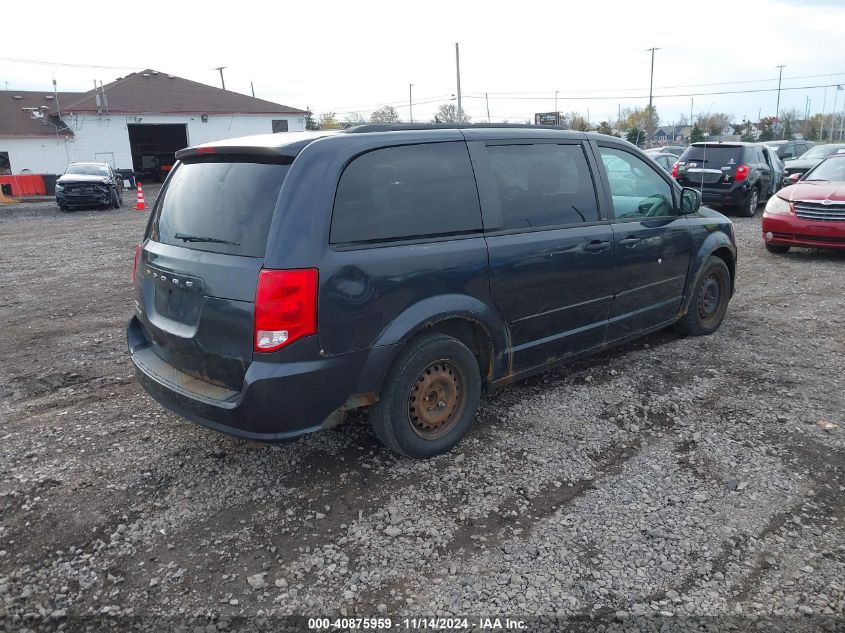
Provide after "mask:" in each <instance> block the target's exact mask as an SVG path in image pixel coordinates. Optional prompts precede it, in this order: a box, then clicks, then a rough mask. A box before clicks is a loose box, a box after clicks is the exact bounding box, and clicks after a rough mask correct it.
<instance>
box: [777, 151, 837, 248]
mask: <svg viewBox="0 0 845 633" xmlns="http://www.w3.org/2000/svg"><path fill="white" fill-rule="evenodd" d="M762 228H763V240H764V242H765V244H766V249H768V250H769V252H772V253H785V252H787V251H788V250H789V249H790V247H792V246H805V247H810V248H819V247H824V248H843V249H845V153H843V154H833V155H832V156H829V157H828V158H826V159H825V160H823V161H822V162H821V163H819V164H818V165H816V166H815V167H814V168H813V169H811V170H810V171H809V172H808V173H807V174H806V175H805V176H804V177H803V178H802V179H801V180H800V181H799V182H798V183H796V184H794V185H791V186H789V187H786V188H784V189H781V190H780V191H779V192H778V194H777V195H776V196H774V197H772V198H771V199H770V200H769V202H768V204H767V205H766V210H765V211H764V212H763V223H762Z"/></svg>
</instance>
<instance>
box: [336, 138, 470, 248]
mask: <svg viewBox="0 0 845 633" xmlns="http://www.w3.org/2000/svg"><path fill="white" fill-rule="evenodd" d="M480 229H481V209H480V207H479V204H478V193H477V191H476V188H475V177H474V176H473V172H472V165H471V164H470V162H469V153H468V152H467V148H466V145H465V144H464V143H463V142H447V143H430V144H425V145H403V146H399V147H386V148H383V149H377V150H374V151H371V152H368V153H366V154H362V155H361V156H359V157H358V158H356V159H354V160H353V161H352V162H351V163H350V164H349V166H348V167H347V168H346V169H345V170H344V172H343V174H342V175H341V177H340V182H339V183H338V185H337V195H336V196H335V203H334V212H333V214H332V228H331V241H332V243H334V244H338V243H348V242H374V241H383V240H391V239H403V238H416V237H426V236H434V235H454V234H459V233H466V232H472V231H478V230H480Z"/></svg>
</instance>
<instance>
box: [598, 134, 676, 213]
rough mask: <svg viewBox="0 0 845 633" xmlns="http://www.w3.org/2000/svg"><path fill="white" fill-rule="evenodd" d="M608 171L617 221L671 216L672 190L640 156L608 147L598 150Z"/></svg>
mask: <svg viewBox="0 0 845 633" xmlns="http://www.w3.org/2000/svg"><path fill="white" fill-rule="evenodd" d="M599 150H600V152H601V159H602V164H603V165H604V168H605V170H606V171H607V179H608V182H609V183H610V195H611V197H612V198H613V212H614V214H615V215H616V217H617V218H618V219H626V218H655V217H663V216H671V215H674V202H673V198H672V187H671V185H669V183H667V182H666V181H665V180H663V178H661V177H660V175H659V174H658V173H657V172H656V171H655V170H654V167H653V166H651V165H649V164H648V163H647V162H646V161H644V160H643V159H641V158H640V157H639V156H635V155H634V154H630V153H628V152H625V151H623V150H618V149H612V148H609V147H601V148H599Z"/></svg>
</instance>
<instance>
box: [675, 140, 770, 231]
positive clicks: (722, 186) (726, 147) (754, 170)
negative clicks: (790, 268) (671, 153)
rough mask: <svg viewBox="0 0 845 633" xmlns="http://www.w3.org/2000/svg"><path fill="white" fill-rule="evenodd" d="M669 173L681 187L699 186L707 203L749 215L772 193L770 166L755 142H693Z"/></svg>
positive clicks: (697, 187)
mask: <svg viewBox="0 0 845 633" xmlns="http://www.w3.org/2000/svg"><path fill="white" fill-rule="evenodd" d="M672 175H673V176H674V177H675V178H676V179H677V181H678V182H679V183H680V184H681V185H682V186H684V187H694V188H696V189H699V190H700V191H701V195H702V198H703V200H704V202H705V203H706V204H713V205H719V206H724V207H731V208H733V209H736V210H737V212H739V214H740V215H743V216H745V217H748V218H750V217H751V216H753V215H754V213H755V212H756V210H757V206H758V205H759V203H760V202H761V201H762V200H765V199H766V198H768V197H769V195H770V194H771V192H772V168H771V166H770V165H769V163H768V161H767V160H766V157H765V154H764V153H763V149H762V148H761V147H760V146H759V145H757V144H755V143H720V142H712V143H711V142H707V143H693V144H692V145H690V146H689V147H688V148H687V150H686V151H685V152H684V153H683V155H682V156H681V158H680V159H679V160H678V163H677V167H673V168H672Z"/></svg>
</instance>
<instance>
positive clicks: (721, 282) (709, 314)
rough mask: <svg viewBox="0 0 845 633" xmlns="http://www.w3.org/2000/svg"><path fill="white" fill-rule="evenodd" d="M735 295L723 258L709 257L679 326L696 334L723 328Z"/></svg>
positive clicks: (680, 330) (677, 327)
mask: <svg viewBox="0 0 845 633" xmlns="http://www.w3.org/2000/svg"><path fill="white" fill-rule="evenodd" d="M730 298H731V273H730V271H729V270H728V266H727V264H725V262H724V260H722V259H721V258H719V257H711V258H710V259H708V260H707V261H706V262H705V264H704V267H703V268H702V270H701V274H700V275H699V277H698V282H697V285H696V288H695V292H694V293H693V295H692V299H691V300H690V305H689V309H688V310H687V313H686V314H685V315H684V316H683V318H681V320H680V321H678V322H677V323H675V329H676V330H677V331H678V332H681V333H682V334H694V335H696V336H701V335H706V334H712V333H713V332H715V331H716V330H718V329H719V326H720V325H721V324H722V320H723V319H724V318H725V312H727V310H728V301H729V300H730Z"/></svg>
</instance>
